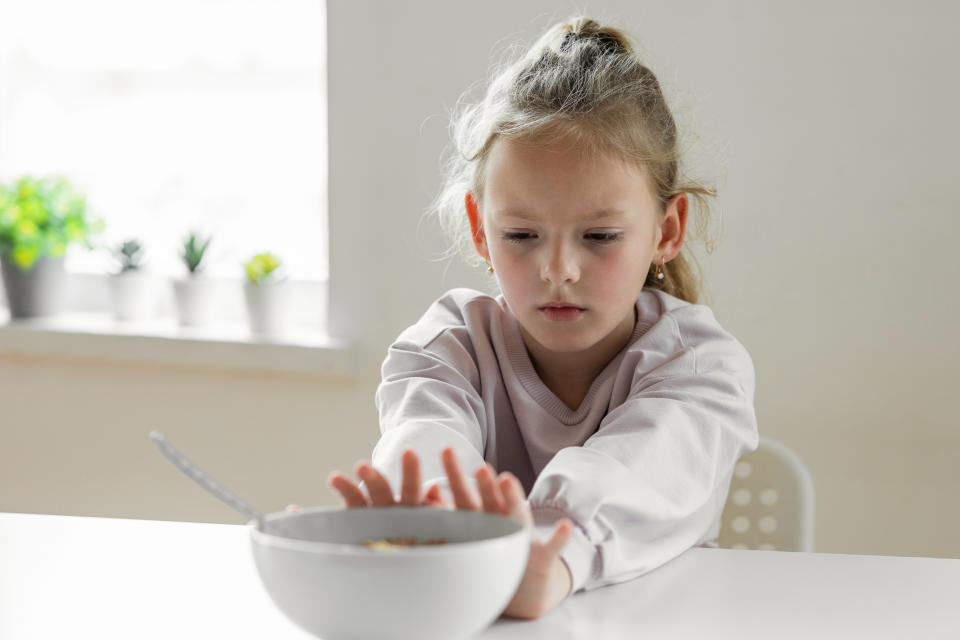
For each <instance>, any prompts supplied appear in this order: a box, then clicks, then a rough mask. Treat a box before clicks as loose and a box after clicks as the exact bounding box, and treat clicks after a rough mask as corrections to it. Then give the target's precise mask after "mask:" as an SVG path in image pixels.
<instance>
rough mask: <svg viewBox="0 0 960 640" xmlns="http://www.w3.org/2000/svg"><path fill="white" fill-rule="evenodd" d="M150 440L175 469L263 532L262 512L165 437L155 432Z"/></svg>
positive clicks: (151, 433)
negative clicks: (195, 462) (252, 522)
mask: <svg viewBox="0 0 960 640" xmlns="http://www.w3.org/2000/svg"><path fill="white" fill-rule="evenodd" d="M150 440H152V441H153V444H154V446H155V447H156V448H157V449H158V450H159V451H160V453H162V454H163V456H164V457H165V458H166V459H167V460H169V461H170V462H172V463H173V465H174V466H175V467H177V468H178V469H180V471H182V472H184V473H185V474H186V475H187V476H189V478H190V479H191V480H193V481H194V482H196V483H197V484H199V485H200V486H201V487H203V488H204V489H206V490H207V491H208V492H209V493H212V494H213V495H214V496H215V497H217V498H219V499H220V500H222V501H223V502H225V503H226V504H227V505H228V506H230V507H231V508H233V509H236V510H237V511H239V512H240V513H242V514H243V515H245V516H247V518H248V519H254V520H256V521H257V529H260V530H261V531H262V530H263V515H264V514H263V512H262V511H260V510H259V509H257V508H255V507H253V506H251V505H250V504H249V503H248V502H246V501H245V500H243V499H242V498H240V496H238V495H237V494H235V493H234V492H233V491H230V490H229V489H227V488H226V487H225V486H223V485H222V484H220V483H219V482H217V481H216V480H214V479H213V478H211V477H210V476H209V475H207V474H206V473H205V472H204V471H203V470H201V469H200V467H198V466H197V465H195V464H194V463H192V462H190V460H188V459H187V457H186V456H184V455H183V454H182V453H180V452H179V451H177V450H176V449H175V448H174V446H173V445H172V444H170V443H169V442H168V441H167V438H166V436H164V435H163V434H162V433H160V432H159V431H157V430H153V431H151V432H150Z"/></svg>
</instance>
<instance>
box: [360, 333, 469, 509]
mask: <svg viewBox="0 0 960 640" xmlns="http://www.w3.org/2000/svg"><path fill="white" fill-rule="evenodd" d="M402 338H403V336H401V340H398V341H397V342H396V343H394V344H393V345H391V346H390V348H389V350H388V352H387V357H386V359H385V360H384V363H383V366H382V382H381V383H380V385H379V387H378V388H377V392H376V396H375V403H376V406H377V410H378V412H379V416H380V432H381V436H380V440H379V441H378V442H377V445H376V447H375V448H374V450H373V454H372V463H373V466H374V467H375V468H376V469H377V470H378V471H380V472H381V473H382V474H383V475H384V476H385V477H386V478H387V479H388V480H389V481H390V484H391V485H392V486H394V487H399V486H400V481H401V476H402V468H401V456H402V453H403V451H404V450H405V449H414V450H415V451H416V452H417V454H418V455H419V458H420V460H421V462H422V464H423V476H422V477H423V482H424V484H433V483H438V484H440V486H441V487H442V489H443V491H444V494H445V496H446V497H447V499H449V500H451V501H452V495H451V494H450V489H449V485H448V483H447V477H446V474H445V470H444V468H443V465H442V463H441V457H440V452H441V451H442V450H443V449H444V448H446V447H448V446H449V447H452V448H453V450H454V452H455V453H456V455H457V457H458V459H459V460H460V461H461V462H462V463H463V465H464V468H465V469H466V470H467V474H468V475H472V472H473V471H474V470H476V469H477V468H478V467H481V466H483V464H484V457H483V451H484V448H485V445H486V441H487V420H486V412H485V410H484V406H483V400H482V399H481V397H480V392H479V389H480V374H479V370H478V368H477V364H476V362H475V360H474V355H473V352H472V348H471V345H470V341H469V337H468V336H467V335H466V332H465V331H464V330H460V331H457V330H450V331H446V332H444V333H441V334H440V335H438V336H435V337H434V338H432V339H430V340H429V341H427V343H426V346H425V347H421V346H419V345H418V344H417V343H416V342H414V341H408V340H403V339H402Z"/></svg>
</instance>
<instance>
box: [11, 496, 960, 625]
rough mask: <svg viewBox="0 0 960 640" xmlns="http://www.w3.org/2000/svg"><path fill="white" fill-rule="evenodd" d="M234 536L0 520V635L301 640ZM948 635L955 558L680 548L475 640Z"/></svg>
mask: <svg viewBox="0 0 960 640" xmlns="http://www.w3.org/2000/svg"><path fill="white" fill-rule="evenodd" d="M247 536H248V533H247V529H246V527H245V526H243V525H217V524H196V523H185V522H161V521H146V520H121V519H112V518H78V517H70V516H48V515H28V514H9V513H0V639H2V640H33V639H41V638H42V639H44V640H46V639H48V638H49V639H52V638H98V639H104V640H111V639H118V640H119V639H123V640H127V639H129V638H138V639H139V638H177V639H187V638H203V639H205V640H206V639H213V638H257V639H258V640H260V639H263V638H270V639H271V640H286V639H289V640H307V639H309V638H312V636H309V635H308V634H306V633H305V632H303V631H301V630H300V629H298V628H297V627H295V626H294V625H293V624H292V623H290V622H288V621H287V619H286V618H285V617H284V616H283V614H281V613H280V612H279V610H277V609H276V608H275V607H274V605H273V603H272V602H271V601H270V600H269V597H268V596H267V594H266V592H265V591H264V590H263V587H262V586H261V584H260V580H259V577H258V576H257V573H256V568H255V567H254V565H253V559H252V556H251V552H250V548H249V542H248V538H247ZM910 637H914V638H925V639H927V638H950V639H953V640H955V639H956V638H960V560H947V559H937V558H900V557H886V556H853V555H839V554H820V553H781V552H776V551H732V550H725V549H702V548H695V549H691V550H690V551H688V552H687V553H685V554H683V555H682V556H680V557H679V558H677V559H676V560H674V561H673V562H670V563H668V564H666V565H665V566H663V567H661V568H660V569H658V570H656V571H654V572H652V573H649V574H647V575H646V576H642V577H640V578H637V579H635V580H632V581H630V582H626V583H622V584H619V585H615V586H611V587H604V588H601V589H597V590H594V591H589V592H585V593H579V594H576V595H574V596H573V597H572V598H569V599H567V600H566V601H565V602H564V603H563V604H561V605H560V607H558V608H557V609H555V610H554V611H552V612H551V613H550V614H548V615H547V616H545V617H543V618H541V619H540V620H537V621H520V620H510V619H506V618H501V619H500V620H499V621H497V622H496V623H495V624H494V625H492V626H491V627H489V628H487V629H486V630H485V631H484V632H483V633H481V634H480V635H479V636H478V637H477V640H520V639H521V638H522V639H523V640H538V639H543V640H547V639H549V640H558V639H564V638H585V639H588V640H610V639H619V638H631V639H632V638H655V639H658V640H660V639H666V640H669V639H672V638H711V639H715V638H731V639H736V640H745V639H748V638H762V639H763V640H768V639H769V638H815V639H817V640H821V639H823V638H845V639H846V638H871V639H877V638H897V639H902V638H910Z"/></svg>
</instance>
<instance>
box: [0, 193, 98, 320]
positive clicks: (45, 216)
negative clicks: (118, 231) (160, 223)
mask: <svg viewBox="0 0 960 640" xmlns="http://www.w3.org/2000/svg"><path fill="white" fill-rule="evenodd" d="M104 226H105V223H104V222H103V221H102V220H99V219H96V218H94V217H92V216H91V215H89V214H88V211H87V202H86V198H85V197H84V196H83V195H82V194H80V193H79V192H77V191H76V190H75V189H74V188H73V187H72V186H71V184H70V182H69V181H68V180H67V179H66V178H64V177H63V176H48V177H42V178H39V179H38V178H33V177H31V176H23V177H21V178H19V179H17V180H15V181H13V182H11V183H9V184H0V267H2V270H3V284H4V288H5V290H6V294H7V304H8V306H9V307H10V317H11V318H33V317H42V316H51V315H56V314H57V313H59V312H60V311H61V309H62V308H63V300H64V299H63V290H64V287H65V283H66V272H65V270H64V266H63V263H64V255H65V254H66V251H67V248H68V246H70V245H85V246H86V247H87V248H88V249H92V248H94V247H93V244H92V238H93V237H94V236H95V235H96V234H98V233H100V232H101V231H102V230H103V228H104Z"/></svg>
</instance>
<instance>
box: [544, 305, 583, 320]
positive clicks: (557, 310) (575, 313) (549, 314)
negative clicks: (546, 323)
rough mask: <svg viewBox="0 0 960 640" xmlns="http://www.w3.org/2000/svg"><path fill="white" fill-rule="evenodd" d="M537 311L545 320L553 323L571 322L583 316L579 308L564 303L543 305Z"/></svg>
mask: <svg viewBox="0 0 960 640" xmlns="http://www.w3.org/2000/svg"><path fill="white" fill-rule="evenodd" d="M539 310H540V313H542V314H543V315H544V316H545V317H546V318H547V319H549V320H552V321H554V322H572V321H573V320H576V319H578V318H579V317H580V315H581V314H583V309H582V308H581V307H576V306H574V305H572V304H567V303H565V302H551V303H549V304H545V305H543V306H542V307H540V309H539Z"/></svg>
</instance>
